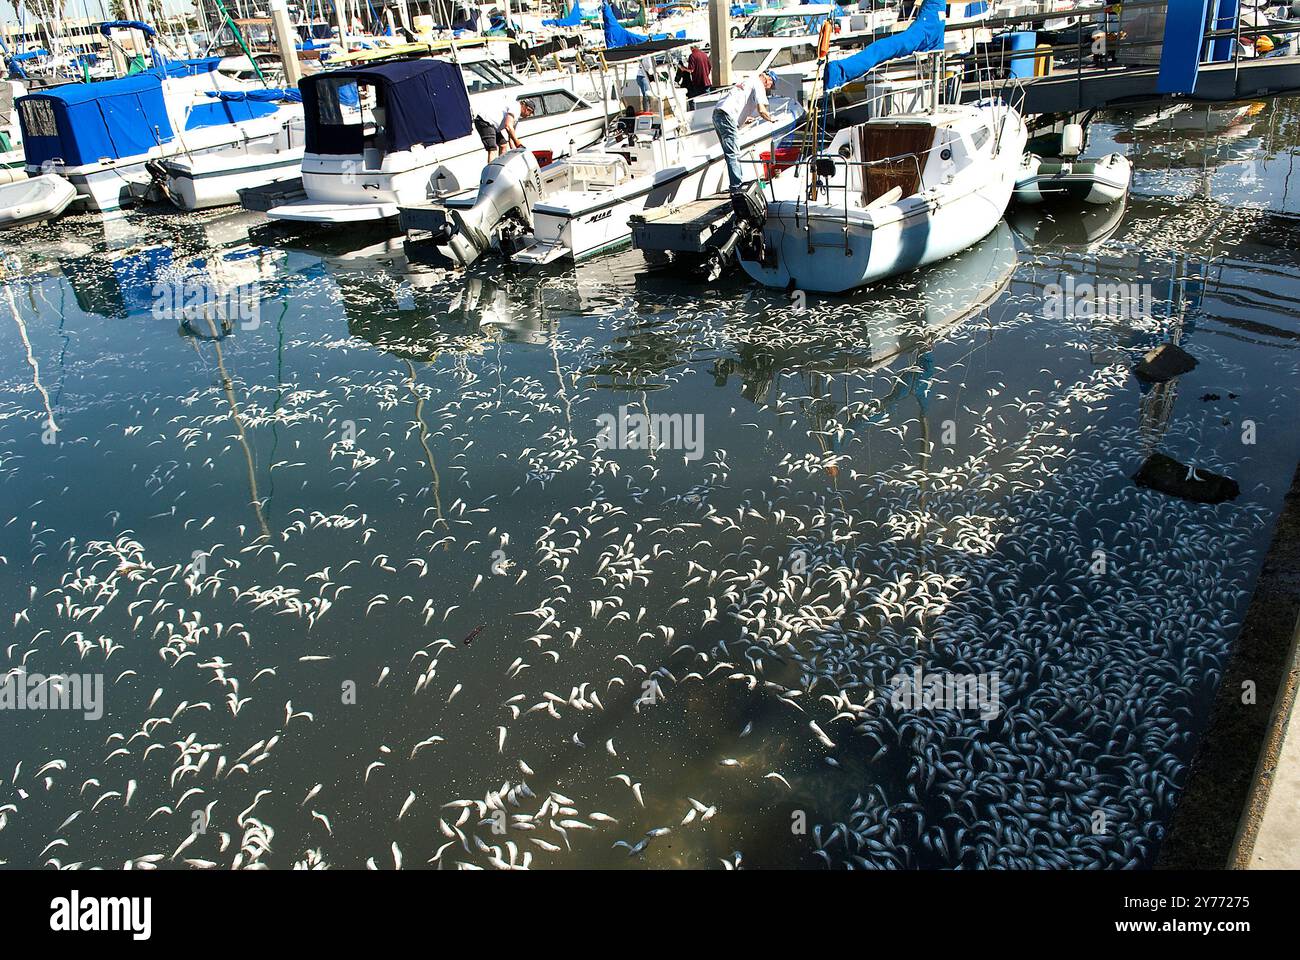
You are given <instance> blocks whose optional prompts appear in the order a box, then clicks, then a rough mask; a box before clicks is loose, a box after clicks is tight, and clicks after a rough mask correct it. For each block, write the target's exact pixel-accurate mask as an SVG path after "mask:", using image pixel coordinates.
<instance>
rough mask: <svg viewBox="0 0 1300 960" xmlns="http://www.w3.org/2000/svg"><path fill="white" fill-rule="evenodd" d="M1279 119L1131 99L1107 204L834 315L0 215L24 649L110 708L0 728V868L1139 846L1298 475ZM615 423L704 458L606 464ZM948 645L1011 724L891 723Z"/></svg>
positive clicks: (179, 230)
mask: <svg viewBox="0 0 1300 960" xmlns="http://www.w3.org/2000/svg"><path fill="white" fill-rule="evenodd" d="M1295 109H1296V108H1295V104H1294V103H1292V102H1289V101H1281V102H1279V103H1276V104H1270V105H1269V106H1268V107H1267V108H1266V109H1264V110H1263V111H1262V112H1260V113H1258V115H1256V116H1254V117H1252V118H1249V128H1248V129H1247V130H1246V131H1245V132H1240V131H1238V130H1236V129H1235V128H1233V129H1232V130H1230V131H1229V132H1228V133H1226V134H1224V135H1222V136H1215V137H1213V138H1211V141H1210V142H1209V143H1208V144H1207V143H1204V142H1203V141H1204V140H1205V138H1204V136H1203V135H1201V134H1197V133H1179V132H1177V131H1174V132H1163V133H1155V134H1141V135H1135V134H1132V133H1131V132H1126V131H1127V127H1128V126H1129V125H1130V124H1131V123H1132V120H1133V118H1131V117H1114V118H1104V119H1105V120H1106V123H1105V124H1104V125H1102V124H1099V125H1098V126H1097V127H1096V130H1095V132H1094V147H1101V148H1103V149H1112V148H1117V149H1122V150H1124V151H1125V152H1128V153H1130V154H1131V155H1132V156H1133V157H1134V159H1135V162H1136V164H1137V167H1138V171H1137V174H1136V181H1135V189H1134V196H1133V197H1132V199H1131V200H1130V201H1129V202H1128V204H1127V206H1126V207H1117V208H1114V209H1104V210H1090V211H1087V212H1086V214H1085V215H1080V213H1079V211H1073V212H1071V211H1063V210H1057V211H1054V212H1053V211H1048V212H1040V211H1019V212H1017V213H1015V214H1014V215H1013V216H1011V217H1010V218H1009V221H1010V223H1011V226H1003V227H1002V228H1000V229H999V230H998V231H997V232H995V234H993V235H992V236H991V237H990V238H989V239H987V240H986V241H984V243H982V244H981V245H979V246H978V247H976V248H974V249H972V250H971V251H969V252H967V253H966V254H963V255H962V256H960V257H957V258H954V259H953V260H951V261H947V262H945V263H943V264H940V265H936V266H935V267H934V268H932V269H930V270H927V271H923V272H921V273H918V274H914V275H911V276H908V277H905V278H902V279H900V280H899V281H897V282H894V283H890V284H885V285H882V286H881V287H880V288H878V289H876V290H873V291H870V292H862V293H859V294H856V295H854V296H852V297H848V298H837V299H820V298H811V299H809V300H808V302H807V303H806V304H799V303H791V302H790V300H788V299H787V298H786V297H785V295H783V294H781V293H777V292H771V291H765V290H761V289H758V288H756V287H754V286H752V285H750V284H748V283H747V282H745V281H744V280H742V279H739V278H732V279H724V280H722V281H719V282H717V283H714V284H710V285H707V286H705V285H700V284H697V283H695V282H694V281H691V280H689V279H687V278H683V277H679V276H673V275H671V274H649V273H646V272H645V270H644V265H643V261H642V259H641V256H640V254H638V253H635V252H631V251H628V252H623V253H617V254H614V255H611V256H608V257H604V258H601V259H599V260H597V261H594V262H592V263H589V264H584V265H582V266H580V267H579V268H578V269H577V270H570V271H568V272H559V273H554V274H549V275H544V276H538V275H527V274H515V273H510V272H507V271H505V270H502V269H500V268H498V267H497V266H495V265H493V264H490V263H489V264H484V265H482V268H481V269H480V270H479V272H478V273H477V274H476V275H474V276H470V277H459V276H448V275H446V274H444V273H443V272H442V271H441V270H440V269H438V268H437V267H436V266H433V265H431V264H428V263H423V262H420V261H419V260H418V259H417V260H415V261H412V260H411V259H408V256H407V254H406V253H405V251H404V249H403V246H402V244H401V242H400V241H398V240H392V239H390V238H387V237H386V236H385V235H384V234H383V233H375V232H359V231H356V230H353V229H348V230H345V231H338V232H336V233H333V234H327V233H325V232H322V233H317V234H294V233H287V232H283V231H279V230H276V229H273V228H270V227H268V226H267V225H266V224H265V223H264V221H262V220H261V218H259V217H257V216H254V215H245V214H229V213H227V214H221V213H216V214H210V215H206V214H205V215H192V216H184V217H181V216H174V215H171V214H168V213H164V212H161V211H142V212H137V213H131V214H128V215H127V216H126V217H125V218H123V219H121V220H118V221H113V222H109V223H105V222H103V221H100V220H97V219H94V218H90V217H79V218H68V219H64V220H62V221H60V222H58V223H56V224H53V225H48V226H42V227H36V228H30V229H26V230H23V231H20V232H11V233H8V234H5V235H4V236H3V238H2V240H0V246H3V249H4V253H5V255H6V258H7V259H6V264H7V265H6V272H5V277H4V287H5V302H4V303H0V314H3V320H2V321H0V331H3V332H2V333H0V348H2V349H0V358H3V359H0V474H2V476H3V489H4V496H5V506H6V508H7V509H5V510H3V511H0V556H2V557H3V566H0V570H3V574H0V600H2V604H0V606H2V609H3V616H4V621H3V622H4V623H5V625H6V643H5V645H4V649H3V651H2V653H3V662H4V668H5V670H7V671H21V670H25V671H26V672H27V674H29V675H37V674H39V675H44V676H49V675H53V674H89V675H92V676H93V675H102V676H103V678H104V680H103V682H104V703H103V716H102V718H99V719H88V718H86V717H85V716H84V715H83V712H82V711H73V710H27V711H22V712H18V711H8V710H6V711H3V712H0V722H3V723H4V724H5V733H6V735H5V736H4V737H3V740H0V811H2V815H3V829H0V860H2V861H4V862H7V863H8V864H11V865H15V866H38V865H42V864H49V865H51V866H54V865H59V866H68V865H72V864H77V865H80V866H82V867H120V866H122V865H123V864H124V863H125V862H127V861H131V860H136V861H137V862H138V863H142V864H143V865H150V864H153V863H157V865H159V866H166V865H170V866H184V865H186V864H187V863H188V864H189V865H192V866H205V865H208V864H215V865H217V866H219V867H223V868H224V867H229V866H231V865H240V866H249V865H256V866H269V867H276V868H286V867H290V866H293V865H294V864H296V863H303V864H312V865H319V864H324V865H328V866H331V867H360V866H363V865H365V864H366V863H367V862H368V861H369V862H372V863H373V864H375V865H377V866H378V867H380V868H384V869H387V868H391V867H393V866H394V864H395V860H396V858H397V857H398V856H400V858H401V860H402V863H403V865H404V866H408V867H410V866H425V865H427V864H428V862H429V861H430V859H431V858H434V857H435V856H437V855H438V854H439V851H440V849H442V848H443V847H444V845H445V844H448V843H450V844H451V845H450V846H447V847H446V848H445V850H442V852H441V856H440V860H439V861H438V863H439V865H441V866H443V867H452V866H455V865H457V864H467V865H474V866H481V867H490V866H494V865H495V866H501V865H505V864H510V863H514V864H517V865H522V864H523V863H524V862H525V859H526V855H527V862H528V863H529V865H531V866H532V867H534V868H537V867H545V866H560V867H565V866H605V867H615V866H619V867H622V866H631V867H638V866H652V867H669V866H692V867H719V866H721V865H722V864H723V863H726V864H727V865H732V866H734V865H737V864H739V865H740V866H742V867H754V866H760V867H761V866H776V865H782V866H785V865H790V866H804V867H820V866H826V865H832V866H837V867H838V866H851V867H889V866H921V867H937V866H956V865H962V866H978V865H982V864H999V865H1006V866H1021V865H1047V866H1095V867H1121V866H1141V865H1146V864H1149V863H1150V862H1151V861H1152V860H1153V859H1154V856H1155V854H1156V852H1157V850H1158V847H1159V841H1160V838H1161V836H1162V835H1163V831H1164V827H1165V824H1166V823H1167V822H1168V819H1169V816H1170V812H1171V810H1172V809H1173V806H1174V805H1175V804H1176V801H1177V797H1178V791H1179V788H1180V786H1181V784H1182V782H1183V778H1184V777H1185V773H1186V764H1187V762H1188V760H1189V758H1190V756H1191V754H1192V752H1193V751H1194V749H1195V741H1196V736H1197V734H1198V732H1199V731H1200V729H1201V727H1202V725H1203V723H1204V720H1205V717H1206V713H1207V708H1208V704H1209V703H1210V702H1211V700H1212V697H1213V693H1214V689H1215V685H1216V684H1217V682H1218V679H1219V677H1220V676H1221V674H1222V670H1223V665H1224V663H1225V660H1226V657H1227V655H1228V653H1229V651H1230V649H1231V644H1232V641H1233V639H1234V637H1235V635H1236V631H1237V628H1238V624H1239V621H1240V618H1241V615H1242V613H1243V611H1244V605H1245V602H1246V600H1247V598H1248V596H1249V592H1250V589H1251V586H1252V584H1253V581H1254V578H1255V576H1256V574H1257V572H1258V568H1259V565H1260V558H1261V556H1262V551H1263V548H1264V547H1265V546H1266V545H1267V543H1268V538H1269V534H1270V530H1271V526H1272V521H1273V519H1274V517H1275V515H1276V511H1277V509H1278V505H1279V503H1280V501H1281V497H1282V495H1283V493H1284V491H1285V487H1286V484H1287V482H1288V481H1289V478H1290V475H1291V471H1292V469H1293V467H1294V464H1295V462H1296V459H1297V456H1298V455H1300V450H1298V449H1297V448H1298V447H1300V439H1297V435H1296V432H1295V430H1294V413H1295V410H1296V400H1297V392H1298V391H1297V386H1296V384H1297V373H1298V372H1300V371H1298V368H1300V357H1298V356H1297V352H1296V347H1297V344H1298V343H1300V321H1297V312H1296V309H1295V305H1296V300H1297V298H1300V270H1297V264H1296V257H1295V249H1296V244H1295V237H1296V232H1295V231H1296V228H1295V225H1294V221H1292V220H1290V219H1289V218H1287V217H1286V216H1282V215H1281V214H1286V213H1290V212H1293V211H1294V210H1295V201H1294V200H1293V199H1292V198H1291V195H1290V166H1291V162H1292V158H1293V154H1294V149H1295V148H1294V146H1293V144H1294V143H1295V136H1294V119H1295ZM1180 138H1181V139H1180ZM1242 163H1251V164H1253V167H1251V168H1250V169H1251V170H1252V171H1253V177H1254V179H1253V180H1250V179H1243V178H1242V176H1240V175H1239V173H1238V171H1239V168H1240V167H1241V164H1242ZM1099 283H1100V284H1106V285H1107V287H1106V289H1107V290H1109V291H1110V293H1108V294H1107V297H1108V298H1109V299H1108V301H1107V304H1108V309H1106V310H1102V311H1092V312H1091V313H1089V312H1088V311H1086V310H1084V309H1083V308H1082V307H1081V306H1080V303H1081V302H1082V300H1083V299H1084V298H1085V296H1086V295H1085V294H1081V293H1080V290H1086V289H1087V288H1086V285H1087V284H1093V285H1096V284H1099ZM1081 285H1084V286H1081ZM1113 285H1121V286H1113ZM1116 290H1118V291H1120V292H1121V293H1123V292H1124V291H1129V292H1131V293H1132V294H1133V297H1132V299H1131V300H1126V299H1125V298H1124V297H1123V296H1119V299H1118V300H1116V296H1117V295H1116V294H1115V291H1116ZM1064 291H1072V292H1073V293H1072V295H1073V296H1074V300H1073V301H1071V302H1069V303H1066V304H1064V307H1063V309H1055V308H1054V307H1053V304H1056V305H1060V303H1061V301H1060V295H1061V294H1062V292H1064ZM187 298H189V299H188V301H187ZM1053 298H1056V299H1053ZM186 302H189V303H191V304H194V303H206V308H204V309H200V310H197V311H193V314H194V315H193V316H192V317H191V318H190V319H188V320H187V321H186V322H185V323H180V322H178V318H177V315H176V314H175V313H174V312H169V305H170V304H173V303H179V304H182V305H183V304H184V303H186ZM1134 303H1136V304H1137V306H1138V308H1139V309H1129V308H1130V307H1131V306H1132V305H1133V304H1134ZM1098 312H1100V314H1101V315H1097V314H1098ZM223 318H224V319H225V321H226V322H224V323H223ZM1171 340H1172V341H1174V342H1177V343H1179V344H1180V345H1182V346H1183V347H1184V348H1185V349H1187V350H1188V351H1189V352H1190V353H1191V354H1192V355H1193V356H1195V358H1196V359H1197V361H1198V366H1197V367H1196V369H1195V370H1194V371H1192V372H1191V373H1189V374H1186V375H1184V376H1183V377H1181V378H1180V379H1179V380H1177V381H1175V382H1174V383H1172V384H1167V385H1163V386H1157V387H1142V386H1140V384H1139V382H1138V381H1137V380H1136V379H1135V378H1134V376H1133V375H1132V373H1131V369H1130V368H1131V367H1132V366H1133V364H1134V363H1135V362H1136V361H1137V360H1139V359H1140V358H1141V356H1142V355H1143V353H1144V352H1145V351H1147V350H1149V349H1150V348H1152V347H1153V346H1155V345H1157V344H1159V343H1162V342H1165V341H1171ZM28 345H30V350H29V347H28ZM620 409H623V410H624V411H625V412H626V413H628V414H638V413H640V414H644V415H651V414H654V415H676V416H677V419H676V420H674V421H672V425H673V426H674V427H675V428H676V431H677V432H676V433H673V434H665V435H662V436H661V437H660V438H659V439H661V440H662V441H663V443H662V444H661V445H658V446H656V445H653V444H652V445H650V446H649V448H647V449H641V448H638V447H636V446H635V445H627V444H624V445H623V446H624V448H622V449H606V448H605V446H606V445H605V444H602V442H601V440H600V436H601V435H600V431H601V429H602V426H603V425H604V423H605V422H606V421H604V420H602V415H604V416H606V417H608V416H610V415H613V416H615V417H618V416H620ZM697 418H698V419H697ZM695 429H698V430H699V432H698V433H693V432H690V431H692V430H695ZM696 440H698V441H699V442H698V444H697V443H695V441H696ZM629 447H630V448H629ZM1153 452H1164V453H1166V454H1168V455H1170V456H1172V457H1174V458H1176V459H1177V460H1179V461H1181V462H1183V463H1185V464H1188V465H1189V466H1192V467H1195V468H1197V469H1199V470H1201V471H1217V472H1220V473H1223V474H1226V475H1228V476H1231V477H1232V478H1233V479H1235V480H1236V481H1237V482H1238V483H1239V484H1240V489H1241V493H1240V495H1239V496H1238V497H1237V499H1236V500H1235V501H1232V502H1230V503H1225V504H1221V505H1218V506H1205V505H1196V504H1191V503H1188V502H1185V501H1181V500H1177V499H1173V498H1170V497H1168V496H1166V495H1163V494H1160V493H1157V492H1154V491H1150V490H1144V489H1141V488H1139V487H1137V486H1135V485H1134V484H1133V482H1132V481H1131V479H1130V478H1131V476H1132V474H1133V473H1134V472H1135V471H1136V470H1137V468H1138V466H1139V465H1140V464H1141V463H1142V461H1143V459H1144V458H1145V457H1146V456H1147V455H1148V454H1150V453H1153ZM713 611H716V614H715V613H714V612H713ZM467 641H468V642H467ZM917 669H920V670H922V671H923V672H924V673H929V674H936V673H937V674H940V675H954V676H966V677H979V678H984V679H986V680H987V679H990V678H991V679H992V681H993V683H994V688H995V689H996V691H997V692H998V700H997V704H996V709H995V710H994V711H993V712H992V715H990V716H987V717H981V716H980V713H979V711H977V710H971V709H965V710H962V709H948V708H944V707H941V706H933V707H931V708H925V707H915V706H908V705H907V704H903V705H899V704H896V703H894V702H891V691H892V690H893V689H894V678H895V675H896V674H898V673H899V672H900V671H906V672H911V671H913V670H917ZM156 691H157V692H156ZM453 691H455V692H454V693H453ZM640 701H644V702H640ZM286 717H288V718H289V719H288V720H287V722H286ZM810 722H812V723H815V724H817V729H819V730H820V731H822V732H823V734H824V736H825V740H823V739H822V736H821V735H819V734H818V732H817V730H815V729H813V728H812V727H810ZM502 728H504V730H505V739H504V742H502V741H501V740H500V737H501V729H502ZM435 737H438V738H441V739H438V740H430V738H435ZM425 741H429V742H427V743H424V742H425ZM422 743H423V745H421V744H422ZM828 744H832V745H828ZM51 761H61V762H59V763H55V764H54V765H53V766H49V764H50V763H51ZM831 761H833V763H832V762H831ZM375 764H381V765H375ZM769 774H770V775H771V776H769ZM620 776H621V777H623V778H625V779H620ZM318 784H319V785H320V788H319V790H318V791H317V792H315V793H314V794H313V795H312V796H311V798H310V799H305V798H307V797H308V795H309V793H310V792H311V791H313V789H314V788H315V787H316V786H317V785H318ZM634 784H635V785H637V792H634V790H633V789H632V786H633V785H634ZM638 793H639V797H640V799H638ZM128 794H130V797H129V802H128ZM412 794H413V795H414V799H413V800H410V802H409V805H408V800H409V798H410V797H411V795H412ZM465 801H477V802H478V803H479V804H481V806H473V805H471V806H469V807H466V806H464V804H463V802H465ZM458 802H461V805H460V806H456V805H454V804H457V803H458ZM696 802H697V803H696ZM448 804H453V805H452V806H447V805H448ZM250 805H252V807H251V809H249V808H250ZM497 809H502V810H504V811H505V812H504V814H500V813H496V812H495V811H496V810H497ZM466 810H468V813H466V812H465V811H466ZM77 811H80V813H77ZM403 811H405V812H404V813H403ZM593 812H594V813H599V814H603V815H604V817H593V816H592V814H593ZM74 813H76V814H77V815H76V816H75V818H74V819H72V820H71V822H68V818H69V817H71V816H73V814H74ZM691 814H694V815H693V816H691ZM688 817H689V818H690V819H689V821H688V822H686V823H683V822H682V821H683V820H684V819H686V818H688ZM607 818H613V819H612V820H611V819H607ZM440 821H441V823H440ZM614 821H616V822H614ZM662 827H670V828H671V832H668V833H666V834H660V835H656V836H653V837H649V838H647V832H648V831H653V830H655V829H656V828H662ZM458 831H459V832H458ZM190 838H192V839H190ZM187 840H188V841H189V842H188V844H187V845H186V846H184V847H183V848H182V844H183V843H186V841H187ZM642 840H648V842H647V843H646V844H645V846H644V847H641V848H639V849H636V850H635V852H634V853H632V854H629V848H630V847H636V845H638V843H639V842H640V841H642ZM537 841H540V843H539V842H537ZM616 841H624V842H625V843H624V845H622V846H616V845H615V842H616ZM50 844H53V846H47V845H50ZM494 848H495V849H494ZM555 848H558V849H555ZM142 858H149V859H147V860H142Z"/></svg>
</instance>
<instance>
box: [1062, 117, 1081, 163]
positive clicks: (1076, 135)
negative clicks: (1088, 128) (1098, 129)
mask: <svg viewBox="0 0 1300 960" xmlns="http://www.w3.org/2000/svg"><path fill="white" fill-rule="evenodd" d="M1082 152H1083V127H1082V126H1080V125H1079V124H1077V123H1067V124H1066V125H1065V129H1064V130H1062V131H1061V156H1062V157H1077V156H1078V155H1079V154H1081V153H1082Z"/></svg>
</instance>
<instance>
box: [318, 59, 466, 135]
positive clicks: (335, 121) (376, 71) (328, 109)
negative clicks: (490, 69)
mask: <svg viewBox="0 0 1300 960" xmlns="http://www.w3.org/2000/svg"><path fill="white" fill-rule="evenodd" d="M358 84H366V85H369V86H372V87H374V88H375V90H376V101H375V103H376V107H377V108H382V111H383V125H382V130H380V131H377V133H378V135H379V138H380V143H381V144H382V146H383V148H384V150H385V151H387V152H394V151H398V150H409V149H410V148H411V147H412V146H414V145H415V144H425V145H430V144H438V143H446V142H447V141H449V140H458V139H460V138H461V137H464V136H466V135H468V134H469V132H470V129H471V128H472V126H473V124H472V117H471V115H470V109H469V94H468V93H466V91H465V81H464V80H463V79H462V77H461V73H460V67H459V66H457V65H456V64H454V63H447V62H445V61H442V60H402V61H397V62H395V63H381V64H376V65H375V66H372V67H358V68H356V69H354V70H331V71H328V72H326V73H318V74H315V75H314V76H311V77H304V78H303V79H302V80H300V81H299V82H298V89H300V90H301V91H302V102H303V110H304V114H305V118H306V124H307V144H306V146H307V152H308V153H325V154H359V153H361V152H363V150H364V149H365V127H364V125H363V124H362V123H361V122H360V121H359V118H358V119H357V120H353V121H351V122H349V121H348V119H347V116H346V115H345V111H344V109H343V108H344V107H353V108H354V107H355V106H356V104H357V85H358ZM348 112H350V111H348Z"/></svg>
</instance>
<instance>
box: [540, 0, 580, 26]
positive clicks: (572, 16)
mask: <svg viewBox="0 0 1300 960" xmlns="http://www.w3.org/2000/svg"><path fill="white" fill-rule="evenodd" d="M580 23H582V4H581V3H580V2H579V0H573V6H572V7H570V8H569V12H568V13H566V14H565V15H564V16H563V17H561V18H559V19H558V20H543V21H542V26H544V27H576V26H577V25H578V24H580Z"/></svg>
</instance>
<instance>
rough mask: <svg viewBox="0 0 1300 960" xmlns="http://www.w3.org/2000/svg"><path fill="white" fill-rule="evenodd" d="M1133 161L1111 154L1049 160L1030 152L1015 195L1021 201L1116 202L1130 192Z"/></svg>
mask: <svg viewBox="0 0 1300 960" xmlns="http://www.w3.org/2000/svg"><path fill="white" fill-rule="evenodd" d="M1132 179H1133V164H1132V163H1130V162H1129V160H1128V158H1127V157H1125V156H1123V155H1121V154H1118V153H1110V154H1107V155H1106V156H1104V157H1102V158H1100V159H1098V160H1063V159H1046V158H1043V157H1040V156H1038V155H1037V154H1033V153H1027V154H1025V156H1024V159H1022V160H1021V161H1020V170H1019V171H1018V172H1017V173H1016V189H1015V198H1016V199H1017V200H1019V201H1020V202H1021V203H1042V202H1044V201H1046V200H1056V199H1062V200H1063V199H1070V200H1082V201H1084V202H1085V203H1099V204H1104V203H1114V202H1115V201H1116V200H1119V199H1121V198H1122V197H1123V196H1124V195H1125V194H1127V193H1128V188H1129V182H1130V181H1131V180H1132Z"/></svg>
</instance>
